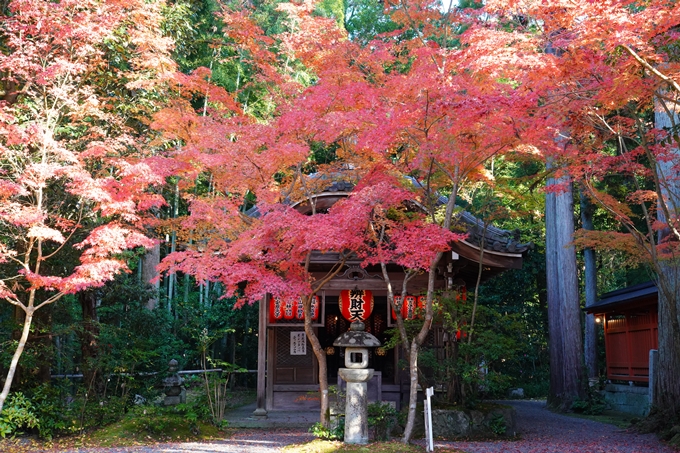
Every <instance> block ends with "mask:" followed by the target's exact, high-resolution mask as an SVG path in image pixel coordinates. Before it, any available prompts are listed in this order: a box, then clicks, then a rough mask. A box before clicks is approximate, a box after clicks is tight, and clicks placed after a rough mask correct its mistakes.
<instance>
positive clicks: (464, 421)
mask: <svg viewBox="0 0 680 453" xmlns="http://www.w3.org/2000/svg"><path fill="white" fill-rule="evenodd" d="M422 418H423V416H422V412H420V415H419V416H417V417H416V425H417V426H416V430H415V433H414V434H415V436H414V437H422V436H424V433H425V429H424V428H425V427H424V424H423V422H422V421H421V420H422ZM516 435H517V422H516V415H515V409H514V408H513V407H510V406H501V405H494V406H493V407H489V408H487V409H485V410H469V409H466V410H451V409H433V410H432V436H433V437H434V438H435V439H450V440H453V439H462V438H472V439H493V438H498V437H515V436H516Z"/></svg>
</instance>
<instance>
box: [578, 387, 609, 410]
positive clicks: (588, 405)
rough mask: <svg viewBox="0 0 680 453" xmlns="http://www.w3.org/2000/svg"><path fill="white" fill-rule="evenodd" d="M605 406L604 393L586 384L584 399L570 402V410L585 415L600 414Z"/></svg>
mask: <svg viewBox="0 0 680 453" xmlns="http://www.w3.org/2000/svg"><path fill="white" fill-rule="evenodd" d="M606 408H607V402H606V401H605V400H604V395H603V394H602V393H601V392H599V391H598V390H597V389H596V388H595V387H591V386H588V389H587V391H586V397H585V398H584V399H578V398H577V399H575V400H574V402H573V403H572V404H571V410H572V411H574V412H576V413H580V414H585V415H601V414H602V413H603V412H604V410H605V409H606Z"/></svg>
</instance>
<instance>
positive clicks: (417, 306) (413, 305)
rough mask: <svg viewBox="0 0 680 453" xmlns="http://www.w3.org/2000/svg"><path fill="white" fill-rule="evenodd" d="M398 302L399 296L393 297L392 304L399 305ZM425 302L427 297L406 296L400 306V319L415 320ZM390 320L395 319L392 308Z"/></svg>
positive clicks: (423, 307)
mask: <svg viewBox="0 0 680 453" xmlns="http://www.w3.org/2000/svg"><path fill="white" fill-rule="evenodd" d="M400 302H401V296H394V304H395V305H399V303H400ZM426 302H427V296H406V297H405V298H404V302H403V303H402V304H401V318H402V319H415V318H416V316H417V315H418V313H419V311H421V310H424V309H425V303H426ZM392 319H397V314H396V313H395V312H394V308H392Z"/></svg>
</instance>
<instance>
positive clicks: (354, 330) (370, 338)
mask: <svg viewBox="0 0 680 453" xmlns="http://www.w3.org/2000/svg"><path fill="white" fill-rule="evenodd" d="M365 327H366V326H365V325H364V323H363V322H361V321H354V322H353V323H352V324H350V326H349V330H348V331H347V332H345V333H343V334H342V335H340V336H339V337H338V338H336V339H335V341H334V342H333V346H337V347H341V348H377V347H378V346H380V340H378V339H377V338H376V337H375V336H374V335H372V334H370V333H368V332H365V331H364V329H365Z"/></svg>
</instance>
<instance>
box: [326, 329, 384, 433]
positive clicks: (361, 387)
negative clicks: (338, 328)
mask: <svg viewBox="0 0 680 453" xmlns="http://www.w3.org/2000/svg"><path fill="white" fill-rule="evenodd" d="M364 328H365V326H364V323H363V322H361V321H355V322H353V323H352V324H351V325H350V330H349V331H347V332H345V333H343V334H342V335H340V336H339V337H338V338H337V339H336V340H335V341H334V342H333V346H338V347H341V348H345V367H346V368H340V369H339V370H338V374H339V375H340V377H341V378H342V379H343V380H344V381H345V382H347V398H346V401H345V442H346V443H348V444H367V443H368V385H367V384H366V383H367V382H368V381H369V380H370V379H371V378H372V377H373V371H374V370H373V369H372V368H368V348H375V347H378V346H380V341H379V340H378V339H377V338H376V337H375V336H373V335H371V334H370V333H368V332H365V331H364Z"/></svg>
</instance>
